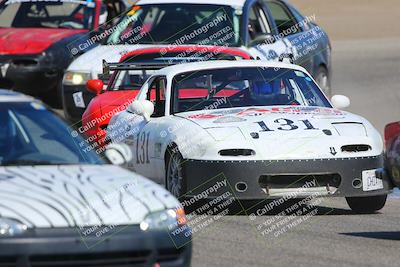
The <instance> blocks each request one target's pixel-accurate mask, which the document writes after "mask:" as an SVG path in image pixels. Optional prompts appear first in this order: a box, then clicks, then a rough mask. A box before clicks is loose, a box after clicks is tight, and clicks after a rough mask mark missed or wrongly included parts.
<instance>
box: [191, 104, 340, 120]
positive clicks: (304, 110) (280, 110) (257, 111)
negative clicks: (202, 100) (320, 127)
mask: <svg viewBox="0 0 400 267" xmlns="http://www.w3.org/2000/svg"><path fill="white" fill-rule="evenodd" d="M266 113H272V114H300V115H302V114H304V115H306V114H311V115H313V114H314V115H332V116H342V115H344V113H343V112H342V111H340V110H337V109H331V108H322V107H296V106H293V107H260V108H254V107H252V108H246V109H230V110H220V111H214V112H210V113H208V112H207V113H200V114H194V115H190V116H188V118H189V119H217V118H221V117H224V116H225V115H235V116H238V117H246V116H261V115H263V114H266Z"/></svg>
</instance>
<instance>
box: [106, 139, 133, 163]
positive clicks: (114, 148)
mask: <svg viewBox="0 0 400 267" xmlns="http://www.w3.org/2000/svg"><path fill="white" fill-rule="evenodd" d="M104 155H105V156H106V158H107V159H108V160H109V161H110V162H111V163H112V164H113V165H124V164H128V163H129V162H130V161H131V160H132V159H133V156H132V151H131V149H130V148H129V146H128V145H126V144H124V143H118V144H114V143H111V144H109V145H108V146H107V148H106V151H105V152H104Z"/></svg>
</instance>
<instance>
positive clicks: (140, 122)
mask: <svg viewBox="0 0 400 267" xmlns="http://www.w3.org/2000/svg"><path fill="white" fill-rule="evenodd" d="M118 67H119V68H121V66H118ZM115 70H116V71H118V68H115ZM349 104H350V100H349V99H348V98H347V97H345V96H341V95H336V96H333V97H332V99H331V101H329V100H328V99H327V98H326V96H325V95H324V94H323V93H322V91H321V90H320V88H319V87H318V85H317V84H316V83H315V81H314V80H313V78H311V76H310V75H309V74H308V73H307V71H306V70H305V69H304V68H302V67H299V66H296V65H291V64H284V63H280V62H266V61H236V62H235V61H209V62H202V63H189V64H179V65H175V66H170V67H166V68H163V69H161V70H159V71H157V72H156V73H155V74H153V75H152V76H151V77H150V78H149V79H148V80H147V82H146V83H145V84H144V85H143V87H142V88H141V91H140V93H139V95H138V96H137V97H136V100H135V101H134V102H133V103H132V104H131V105H130V106H129V107H128V108H127V110H125V111H123V112H121V113H118V114H117V115H115V116H114V117H113V118H112V119H111V122H110V124H109V126H108V128H107V135H108V137H109V138H110V139H111V140H112V141H113V142H124V143H126V144H128V145H129V146H130V147H131V150H132V153H133V155H134V159H133V160H132V162H130V164H129V167H130V168H133V169H134V170H135V171H137V172H138V173H141V174H143V175H145V176H147V177H150V178H152V179H153V180H155V181H156V182H158V183H160V184H165V185H166V187H167V189H168V190H170V191H171V192H172V193H173V194H174V195H175V196H177V197H179V196H182V195H184V194H185V197H193V196H195V195H196V193H197V192H196V190H197V189H198V188H199V187H201V186H202V185H204V184H205V183H209V182H210V181H213V179H214V180H215V179H216V180H218V181H219V182H220V180H221V179H220V177H221V176H222V177H223V179H222V180H225V181H226V182H227V184H228V185H229V187H230V188H231V189H232V192H233V193H234V194H235V196H236V197H237V198H239V199H262V198H267V197H284V196H288V195H291V196H293V197H296V198H301V197H306V196H310V195H313V194H317V195H318V196H344V197H346V199H347V202H348V204H349V206H350V207H351V208H352V209H353V210H356V211H360V212H373V211H375V210H378V209H381V208H382V207H383V206H384V204H385V201H386V195H387V194H388V192H389V191H390V190H391V186H390V183H389V182H388V178H387V175H386V174H385V172H384V171H383V169H382V167H383V156H382V153H383V142H382V139H381V136H380V134H379V133H378V131H377V130H376V129H375V128H374V127H373V126H372V125H371V123H369V122H368V121H367V120H366V119H364V118H362V117H360V116H357V115H354V114H351V113H349V112H345V111H342V110H340V109H343V108H345V107H347V106H348V105H349ZM216 177H219V178H218V179H217V178H216ZM216 180H215V181H216ZM216 183H217V182H216ZM218 194H219V192H217V190H214V192H210V191H208V192H207V195H206V196H207V197H208V198H215V197H217V196H218Z"/></svg>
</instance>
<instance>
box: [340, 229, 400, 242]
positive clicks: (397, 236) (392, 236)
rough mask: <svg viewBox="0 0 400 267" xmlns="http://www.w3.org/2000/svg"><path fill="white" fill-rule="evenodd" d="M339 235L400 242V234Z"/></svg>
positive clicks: (356, 233)
mask: <svg viewBox="0 0 400 267" xmlns="http://www.w3.org/2000/svg"><path fill="white" fill-rule="evenodd" d="M340 234H341V235H347V236H357V237H365V238H374V239H384V240H399V241H400V232H399V231H393V232H352V233H340Z"/></svg>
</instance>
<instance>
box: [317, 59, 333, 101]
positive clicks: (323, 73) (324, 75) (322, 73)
mask: <svg viewBox="0 0 400 267" xmlns="http://www.w3.org/2000/svg"><path fill="white" fill-rule="evenodd" d="M315 81H316V82H317V84H318V85H319V87H320V88H321V89H322V91H323V92H324V93H325V95H326V96H327V97H331V96H332V88H331V80H330V76H329V73H328V71H327V69H326V68H325V67H322V66H320V67H319V68H318V70H317V73H316V75H315Z"/></svg>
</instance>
